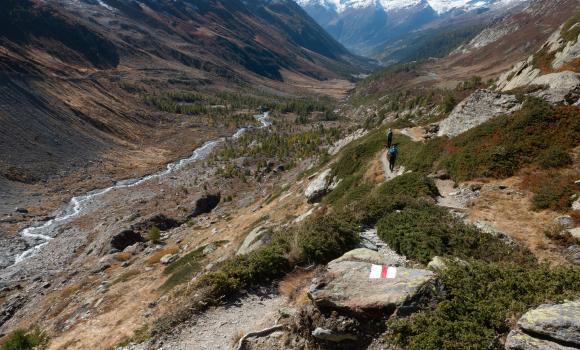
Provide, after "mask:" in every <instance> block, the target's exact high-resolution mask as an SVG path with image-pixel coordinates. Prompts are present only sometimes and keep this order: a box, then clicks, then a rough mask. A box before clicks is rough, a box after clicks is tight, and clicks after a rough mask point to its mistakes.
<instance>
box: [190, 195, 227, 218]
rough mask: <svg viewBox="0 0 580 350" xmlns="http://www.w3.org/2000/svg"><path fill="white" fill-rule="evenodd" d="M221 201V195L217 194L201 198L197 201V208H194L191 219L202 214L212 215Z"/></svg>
mask: <svg viewBox="0 0 580 350" xmlns="http://www.w3.org/2000/svg"><path fill="white" fill-rule="evenodd" d="M220 199H221V194H220V193H215V194H211V193H210V194H206V195H204V196H202V197H200V198H199V199H198V200H196V201H195V207H194V208H193V211H192V213H191V215H190V216H189V217H190V218H194V217H196V216H199V215H201V214H207V213H210V212H211V211H212V210H214V209H215V207H217V206H218V204H219V203H220Z"/></svg>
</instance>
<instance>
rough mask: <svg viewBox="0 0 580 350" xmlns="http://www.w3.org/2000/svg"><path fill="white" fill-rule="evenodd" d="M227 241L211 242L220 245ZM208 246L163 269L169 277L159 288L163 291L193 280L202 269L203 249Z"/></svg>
mask: <svg viewBox="0 0 580 350" xmlns="http://www.w3.org/2000/svg"><path fill="white" fill-rule="evenodd" d="M225 243H227V241H216V242H213V243H210V244H215V245H216V246H217V247H219V246H221V245H223V244H225ZM207 246H208V245H203V246H201V247H199V248H197V249H195V250H193V251H191V252H189V253H187V254H186V255H184V256H182V257H181V258H179V259H177V260H176V261H174V262H172V263H171V264H169V265H167V267H166V268H165V270H163V274H164V275H168V276H169V277H168V278H167V280H166V281H165V282H164V283H163V284H162V285H161V287H159V288H160V289H161V290H163V291H168V290H170V289H172V288H174V287H175V286H177V285H180V284H183V283H186V282H189V281H191V280H192V278H193V276H194V275H195V274H196V273H197V272H199V271H200V270H201V259H202V258H203V257H204V253H203V250H204V249H205V248H206V247H207Z"/></svg>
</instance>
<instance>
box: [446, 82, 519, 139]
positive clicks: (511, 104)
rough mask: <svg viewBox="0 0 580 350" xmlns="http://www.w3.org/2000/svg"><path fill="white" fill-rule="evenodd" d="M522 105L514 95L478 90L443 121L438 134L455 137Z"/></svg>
mask: <svg viewBox="0 0 580 350" xmlns="http://www.w3.org/2000/svg"><path fill="white" fill-rule="evenodd" d="M521 107H522V104H521V103H520V102H518V100H517V98H516V97H515V96H513V95H509V94H501V93H497V92H493V91H489V90H477V91H476V92H474V93H473V94H471V95H470V96H469V97H467V98H466V99H465V100H463V101H462V102H461V103H459V104H458V105H457V106H456V107H455V108H454V109H453V111H451V114H449V116H448V117H447V118H445V119H444V120H443V121H441V123H440V124H439V132H438V133H437V135H438V136H449V137H454V136H457V135H459V134H461V133H463V132H465V131H467V130H469V129H472V128H474V127H476V126H478V125H480V124H483V123H485V122H486V121H488V120H489V119H491V118H493V117H497V116H499V115H502V114H510V113H512V112H515V111H517V110H519V109H520V108H521Z"/></svg>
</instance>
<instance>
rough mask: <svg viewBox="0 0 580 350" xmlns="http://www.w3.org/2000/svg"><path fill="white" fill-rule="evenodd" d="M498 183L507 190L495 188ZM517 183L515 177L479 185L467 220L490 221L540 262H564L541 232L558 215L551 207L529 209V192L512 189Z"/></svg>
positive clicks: (519, 182)
mask: <svg viewBox="0 0 580 350" xmlns="http://www.w3.org/2000/svg"><path fill="white" fill-rule="evenodd" d="M500 184H501V185H506V186H508V189H507V190H499V189H498V188H497V186H496V185H500ZM520 184H521V179H520V178H519V177H512V178H509V179H505V180H503V181H496V180H494V181H491V182H490V184H489V185H490V186H484V187H483V188H482V190H481V195H480V197H479V198H478V199H477V200H475V201H474V203H473V205H472V206H471V207H470V208H469V210H468V217H469V220H470V221H471V222H475V221H476V220H485V221H488V222H490V223H492V224H493V225H494V226H495V227H497V228H498V229H500V230H502V231H504V232H505V233H507V234H508V235H510V236H511V237H512V238H513V239H515V240H516V241H518V242H519V243H521V244H522V245H524V246H525V247H527V248H528V249H530V251H531V252H532V253H533V254H534V255H535V256H536V257H538V259H540V260H541V261H548V262H551V263H555V264H567V262H566V259H565V258H564V257H563V255H562V249H561V247H559V246H558V245H556V244H554V243H553V242H552V241H551V240H549V239H548V238H547V237H546V235H545V229H546V227H548V226H550V225H551V224H552V222H553V221H554V219H555V218H556V217H558V216H560V215H561V214H558V213H557V212H554V211H551V210H543V211H539V212H538V211H532V210H530V208H531V198H532V194H531V193H529V192H527V191H518V192H516V191H514V189H517V188H518V187H519V186H520Z"/></svg>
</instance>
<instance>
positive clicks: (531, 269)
mask: <svg viewBox="0 0 580 350" xmlns="http://www.w3.org/2000/svg"><path fill="white" fill-rule="evenodd" d="M441 281H442V283H443V285H445V293H444V294H442V295H440V296H439V300H438V303H436V304H432V305H433V306H430V307H427V308H426V309H424V310H422V311H421V312H419V313H415V314H413V315H412V316H410V317H408V318H400V317H396V318H393V319H391V320H390V321H389V323H388V329H389V332H390V338H391V341H394V342H396V343H398V344H399V345H400V346H401V347H402V348H404V349H407V350H451V349H481V350H484V349H497V350H500V349H503V348H504V347H503V344H502V343H501V340H500V339H501V338H502V337H504V336H505V335H506V334H507V333H508V332H509V330H510V329H511V327H513V326H514V325H513V324H510V321H509V320H514V319H517V317H518V316H519V315H520V314H522V313H523V312H525V311H526V310H528V309H530V308H532V307H535V306H537V305H539V304H542V303H545V302H557V301H562V300H565V299H575V298H578V296H579V295H580V268H578V267H574V268H565V267H556V268H550V267H549V266H547V265H532V266H530V265H526V266H523V265H520V264H516V263H486V262H481V261H472V262H470V263H469V265H463V266H461V265H456V266H450V267H449V268H448V269H447V270H445V271H444V272H443V273H442V276H441Z"/></svg>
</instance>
